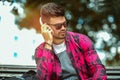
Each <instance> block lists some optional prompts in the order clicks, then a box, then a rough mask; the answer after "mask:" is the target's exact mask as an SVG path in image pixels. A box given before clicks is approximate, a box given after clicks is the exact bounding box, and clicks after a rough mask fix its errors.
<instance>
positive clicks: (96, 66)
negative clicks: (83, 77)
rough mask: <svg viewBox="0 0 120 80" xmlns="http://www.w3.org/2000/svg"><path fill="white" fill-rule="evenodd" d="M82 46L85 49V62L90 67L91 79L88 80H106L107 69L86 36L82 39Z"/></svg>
mask: <svg viewBox="0 0 120 80" xmlns="http://www.w3.org/2000/svg"><path fill="white" fill-rule="evenodd" d="M81 42H82V43H80V44H81V45H83V46H82V47H83V49H84V57H85V62H86V63H87V65H88V70H89V72H90V76H91V77H90V78H89V79H87V80H106V78H107V75H106V69H105V66H104V65H103V64H102V62H101V60H100V58H99V56H98V54H97V52H96V50H95V48H94V46H93V43H92V41H91V40H90V39H89V38H88V37H87V36H85V35H83V36H82V38H81Z"/></svg>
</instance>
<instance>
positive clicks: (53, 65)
mask: <svg viewBox="0 0 120 80" xmlns="http://www.w3.org/2000/svg"><path fill="white" fill-rule="evenodd" d="M40 24H41V34H42V35H43V38H44V40H45V42H43V43H42V44H40V46H38V47H37V48H36V52H35V60H36V64H37V74H36V76H37V77H38V78H39V80H106V70H105V67H104V65H103V64H102V63H101V61H100V59H99V57H98V55H97V52H96V51H95V49H94V48H93V44H92V42H91V40H90V39H89V38H88V37H87V36H85V35H83V34H79V33H75V32H70V31H67V29H66V27H67V20H66V18H65V12H64V9H63V8H62V7H61V6H59V5H57V4H55V3H47V4H45V5H43V6H42V8H41V17H40Z"/></svg>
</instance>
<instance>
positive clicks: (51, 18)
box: [40, 3, 67, 40]
mask: <svg viewBox="0 0 120 80" xmlns="http://www.w3.org/2000/svg"><path fill="white" fill-rule="evenodd" d="M40 15H41V17H40V23H41V24H44V23H46V24H47V25H48V26H49V27H50V28H51V29H52V35H53V38H54V40H55V39H57V40H58V39H59V40H61V39H65V36H66V27H67V20H66V18H65V11H64V9H63V8H62V7H61V6H60V5H57V4H55V3H47V4H45V5H43V6H42V8H41V14H40Z"/></svg>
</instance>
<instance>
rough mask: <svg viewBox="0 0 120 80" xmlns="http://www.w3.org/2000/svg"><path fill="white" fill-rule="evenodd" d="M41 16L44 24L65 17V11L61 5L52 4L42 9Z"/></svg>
mask: <svg viewBox="0 0 120 80" xmlns="http://www.w3.org/2000/svg"><path fill="white" fill-rule="evenodd" d="M40 15H41V17H42V21H43V23H44V22H46V21H49V19H50V18H51V17H59V16H65V11H64V8H63V7H62V6H61V5H58V4H56V3H53V2H50V3H47V4H44V5H43V6H42V7H41V11H40Z"/></svg>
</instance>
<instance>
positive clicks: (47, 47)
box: [45, 42, 52, 50]
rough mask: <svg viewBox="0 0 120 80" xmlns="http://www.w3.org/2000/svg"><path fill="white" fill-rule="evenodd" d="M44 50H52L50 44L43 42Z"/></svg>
mask: <svg viewBox="0 0 120 80" xmlns="http://www.w3.org/2000/svg"><path fill="white" fill-rule="evenodd" d="M45 48H46V49H49V50H52V44H50V43H48V42H45Z"/></svg>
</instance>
